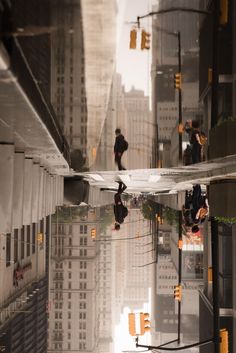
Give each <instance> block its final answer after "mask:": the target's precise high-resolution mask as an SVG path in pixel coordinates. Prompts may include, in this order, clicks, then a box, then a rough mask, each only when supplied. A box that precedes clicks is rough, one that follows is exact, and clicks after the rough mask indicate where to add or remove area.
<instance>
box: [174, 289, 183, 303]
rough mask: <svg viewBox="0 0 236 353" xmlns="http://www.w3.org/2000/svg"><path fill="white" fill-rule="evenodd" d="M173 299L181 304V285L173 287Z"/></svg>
mask: <svg viewBox="0 0 236 353" xmlns="http://www.w3.org/2000/svg"><path fill="white" fill-rule="evenodd" d="M174 297H175V300H178V301H179V302H181V300H182V286H181V285H179V286H175V288H174Z"/></svg>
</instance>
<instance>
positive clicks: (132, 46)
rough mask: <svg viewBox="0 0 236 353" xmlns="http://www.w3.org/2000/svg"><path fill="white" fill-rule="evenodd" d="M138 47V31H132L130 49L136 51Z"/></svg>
mask: <svg viewBox="0 0 236 353" xmlns="http://www.w3.org/2000/svg"><path fill="white" fill-rule="evenodd" d="M136 45H137V31H136V29H132V31H130V42H129V48H130V49H136Z"/></svg>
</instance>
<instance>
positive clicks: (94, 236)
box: [91, 228, 97, 239]
mask: <svg viewBox="0 0 236 353" xmlns="http://www.w3.org/2000/svg"><path fill="white" fill-rule="evenodd" d="M96 235H97V231H96V228H92V229H91V237H92V239H95V238H96Z"/></svg>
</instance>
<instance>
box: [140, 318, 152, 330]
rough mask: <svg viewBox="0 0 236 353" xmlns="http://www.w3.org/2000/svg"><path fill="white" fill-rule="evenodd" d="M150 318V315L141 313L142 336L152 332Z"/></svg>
mask: <svg viewBox="0 0 236 353" xmlns="http://www.w3.org/2000/svg"><path fill="white" fill-rule="evenodd" d="M149 317H150V315H149V313H140V335H144V334H145V332H148V331H150V330H151V327H150V320H149Z"/></svg>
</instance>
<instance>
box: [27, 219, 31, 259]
mask: <svg viewBox="0 0 236 353" xmlns="http://www.w3.org/2000/svg"><path fill="white" fill-rule="evenodd" d="M30 234H31V233H30V225H28V226H27V245H26V249H27V253H26V255H27V256H30V243H31V241H30Z"/></svg>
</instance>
